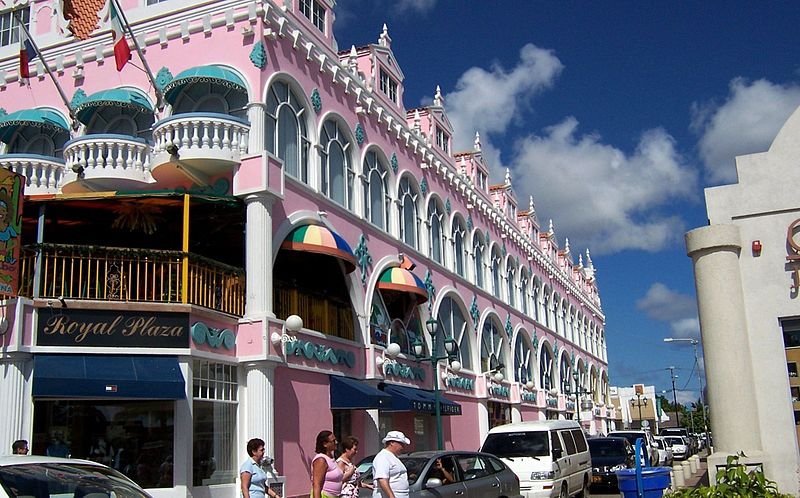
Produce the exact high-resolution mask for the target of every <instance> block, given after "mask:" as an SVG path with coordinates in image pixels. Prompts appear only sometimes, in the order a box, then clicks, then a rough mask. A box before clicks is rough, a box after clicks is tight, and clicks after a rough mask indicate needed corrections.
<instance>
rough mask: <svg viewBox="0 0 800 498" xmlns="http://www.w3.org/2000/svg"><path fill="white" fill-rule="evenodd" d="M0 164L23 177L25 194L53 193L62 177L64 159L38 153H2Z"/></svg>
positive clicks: (59, 184)
mask: <svg viewBox="0 0 800 498" xmlns="http://www.w3.org/2000/svg"><path fill="white" fill-rule="evenodd" d="M0 166H1V167H3V168H6V169H9V170H11V171H13V172H14V173H17V174H20V175H22V176H24V177H25V193H26V194H55V193H56V192H57V191H58V188H59V187H60V186H61V181H62V179H63V178H64V160H63V159H61V158H58V157H51V156H42V155H38V154H3V155H1V156H0Z"/></svg>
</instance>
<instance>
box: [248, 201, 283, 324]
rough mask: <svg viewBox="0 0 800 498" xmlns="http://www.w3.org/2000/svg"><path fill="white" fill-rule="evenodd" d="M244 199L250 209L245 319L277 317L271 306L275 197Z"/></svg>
mask: <svg viewBox="0 0 800 498" xmlns="http://www.w3.org/2000/svg"><path fill="white" fill-rule="evenodd" d="M244 202H245V206H246V208H247V230H246V231H245V244H246V245H245V265H246V267H245V271H246V274H247V296H246V304H245V313H244V314H245V316H244V318H245V319H247V318H250V319H254V318H264V317H270V318H275V314H274V312H273V309H272V198H271V197H270V196H269V195H268V194H266V193H260V194H251V195H248V196H245V198H244ZM284 318H285V317H284Z"/></svg>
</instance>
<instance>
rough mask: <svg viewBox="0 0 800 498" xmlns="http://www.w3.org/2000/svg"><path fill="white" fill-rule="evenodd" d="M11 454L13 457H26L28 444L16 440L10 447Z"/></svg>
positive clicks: (21, 440) (22, 440)
mask: <svg viewBox="0 0 800 498" xmlns="http://www.w3.org/2000/svg"><path fill="white" fill-rule="evenodd" d="M11 454H13V455H27V454H28V442H27V441H25V440H24V439H17V440H16V441H14V443H13V444H12V445H11Z"/></svg>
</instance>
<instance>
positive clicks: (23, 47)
mask: <svg viewBox="0 0 800 498" xmlns="http://www.w3.org/2000/svg"><path fill="white" fill-rule="evenodd" d="M37 55H39V54H38V51H37V50H36V48H34V46H33V42H32V41H31V40H30V38H28V32H27V31H25V27H24V26H23V25H22V24H20V25H19V77H20V79H23V78H30V71H29V69H28V65H29V64H30V63H31V61H33V59H35V58H36V56H37Z"/></svg>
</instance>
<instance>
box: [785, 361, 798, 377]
mask: <svg viewBox="0 0 800 498" xmlns="http://www.w3.org/2000/svg"><path fill="white" fill-rule="evenodd" d="M786 368H787V369H788V370H789V377H797V363H795V362H793V361H792V362H789V363H787V364H786Z"/></svg>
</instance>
